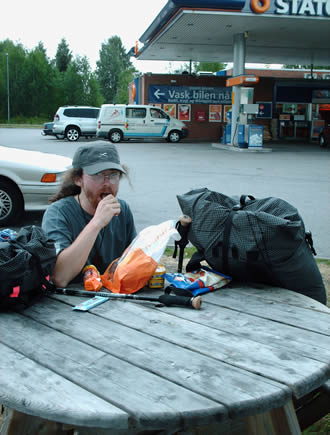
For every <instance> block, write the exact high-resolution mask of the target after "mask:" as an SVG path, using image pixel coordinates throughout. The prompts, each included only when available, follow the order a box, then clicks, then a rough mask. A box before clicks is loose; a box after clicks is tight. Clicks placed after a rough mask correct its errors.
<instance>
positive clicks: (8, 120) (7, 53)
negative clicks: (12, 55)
mask: <svg viewBox="0 0 330 435" xmlns="http://www.w3.org/2000/svg"><path fill="white" fill-rule="evenodd" d="M6 58H7V97H8V122H10V97H9V63H8V53H6Z"/></svg>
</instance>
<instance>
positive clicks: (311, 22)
mask: <svg viewBox="0 0 330 435" xmlns="http://www.w3.org/2000/svg"><path fill="white" fill-rule="evenodd" d="M140 41H141V42H142V43H143V44H144V45H143V46H142V47H139V46H136V47H135V49H134V52H135V53H134V55H135V56H136V58H137V59H141V60H167V61H178V60H179V61H182V62H187V63H188V64H190V65H191V62H193V61H198V62H222V63H233V68H232V69H227V70H224V71H219V72H217V73H200V74H197V75H196V74H192V73H191V71H185V72H184V73H182V74H152V73H147V74H144V75H143V76H142V77H138V78H136V79H135V80H134V82H133V83H132V84H131V89H130V102H135V103H138V104H153V105H157V106H160V107H162V108H163V109H164V110H165V111H167V112H168V113H169V114H171V115H172V116H174V117H176V118H178V119H180V120H182V121H184V122H186V123H187V125H188V126H189V131H190V133H189V137H190V138H191V139H200V140H210V141H218V142H219V141H222V142H224V143H227V144H231V145H234V146H241V147H245V146H247V145H249V147H250V145H251V146H262V143H263V141H267V140H269V139H271V138H272V139H277V138H288V139H308V140H314V139H317V138H318V133H319V131H320V129H321V128H322V124H323V123H324V120H329V121H330V119H329V114H330V110H329V109H330V71H327V70H321V69H319V70H318V69H314V67H313V65H316V66H329V65H330V0H260V1H256V0H213V1H208V0H206V1H196V0H195V1H194V0H170V1H168V2H167V4H166V5H165V7H164V8H163V9H162V10H161V11H160V13H159V14H158V16H157V17H156V18H155V19H154V21H153V22H152V23H151V25H150V26H149V27H148V29H147V30H146V31H145V32H144V34H143V35H142V36H141V37H140ZM246 62H249V63H260V64H270V63H279V64H292V65H310V66H311V67H310V69H308V70H285V69H282V70H271V69H268V68H263V69H257V70H251V69H246V68H245V63H246ZM252 133H253V134H252ZM254 133H256V135H255V134H254ZM260 135H261V137H262V139H261V143H260ZM257 136H258V137H259V139H258V140H257V141H256V142H255V143H254V144H253V141H254V140H255V139H251V138H256V137H257ZM250 139H251V140H250Z"/></svg>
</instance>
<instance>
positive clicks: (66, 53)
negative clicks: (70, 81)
mask: <svg viewBox="0 0 330 435" xmlns="http://www.w3.org/2000/svg"><path fill="white" fill-rule="evenodd" d="M71 60H72V53H71V51H70V49H69V46H68V43H67V42H66V40H65V38H62V39H61V42H60V43H59V44H58V46H57V50H56V55H55V62H56V67H57V69H58V70H59V71H60V72H64V71H66V70H67V69H68V66H69V65H70V62H71Z"/></svg>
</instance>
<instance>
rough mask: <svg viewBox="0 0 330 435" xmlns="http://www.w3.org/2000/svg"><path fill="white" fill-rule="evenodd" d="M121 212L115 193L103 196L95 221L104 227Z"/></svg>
mask: <svg viewBox="0 0 330 435" xmlns="http://www.w3.org/2000/svg"><path fill="white" fill-rule="evenodd" d="M119 213H120V204H119V201H118V199H117V198H116V197H115V196H113V195H111V194H110V195H107V196H106V197H105V198H103V199H102V200H101V201H100V202H99V203H98V206H97V208H96V211H95V214H94V217H93V219H92V220H93V221H95V222H96V223H97V224H98V225H99V226H100V228H104V227H105V226H106V225H108V223H109V222H110V221H111V219H112V218H113V217H114V216H118V215H119Z"/></svg>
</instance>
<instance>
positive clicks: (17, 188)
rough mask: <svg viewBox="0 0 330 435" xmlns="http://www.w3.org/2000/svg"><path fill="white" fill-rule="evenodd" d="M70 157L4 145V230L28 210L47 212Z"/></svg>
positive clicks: (0, 183)
mask: <svg viewBox="0 0 330 435" xmlns="http://www.w3.org/2000/svg"><path fill="white" fill-rule="evenodd" d="M71 162H72V160H71V159H70V158H69V157H64V156H59V155H56V154H47V153H41V152H39V151H29V150H23V149H18V148H10V147H4V146H0V227H3V226H5V225H8V224H9V223H13V222H15V221H16V220H17V219H18V218H19V217H20V216H21V214H22V213H23V211H24V210H26V211H32V210H44V209H45V208H46V207H47V205H48V199H49V197H50V196H51V195H53V194H54V193H55V192H56V190H57V189H58V187H59V185H60V183H61V179H62V177H63V175H64V173H65V171H66V170H67V169H70V168H71Z"/></svg>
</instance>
